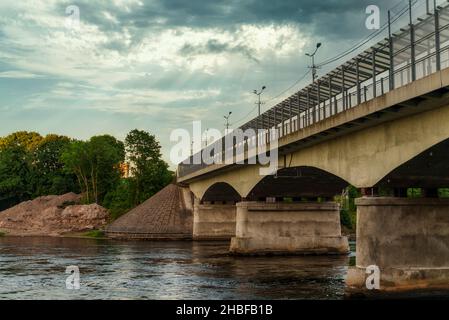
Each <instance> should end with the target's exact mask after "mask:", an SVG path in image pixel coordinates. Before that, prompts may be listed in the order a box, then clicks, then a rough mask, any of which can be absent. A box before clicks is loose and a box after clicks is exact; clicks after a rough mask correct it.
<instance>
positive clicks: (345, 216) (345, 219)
mask: <svg viewBox="0 0 449 320" xmlns="http://www.w3.org/2000/svg"><path fill="white" fill-rule="evenodd" d="M352 220H353V219H352V218H351V214H350V212H349V211H348V210H347V209H341V210H340V223H341V225H342V226H345V227H346V228H348V229H352V228H353V223H352Z"/></svg>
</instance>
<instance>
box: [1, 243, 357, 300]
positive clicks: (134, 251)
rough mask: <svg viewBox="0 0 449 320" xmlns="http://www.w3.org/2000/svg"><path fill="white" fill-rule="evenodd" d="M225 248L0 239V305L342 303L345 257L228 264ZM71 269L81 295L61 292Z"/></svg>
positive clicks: (249, 259)
mask: <svg viewBox="0 0 449 320" xmlns="http://www.w3.org/2000/svg"><path fill="white" fill-rule="evenodd" d="M228 247H229V245H228V243H226V242H220V243H215V242H121V241H107V240H90V239H68V238H34V237H33V238H13V237H5V238H0V299H19V298H20V299H341V298H343V295H344V289H345V286H344V278H345V276H346V271H347V266H348V263H349V257H348V256H307V257H301V256H296V257H233V256H230V255H228V253H227V251H228ZM70 265H76V266H78V267H79V268H80V272H81V289H80V290H73V291H72V290H67V289H66V288H65V279H66V277H67V275H66V274H65V269H66V267H67V266H70Z"/></svg>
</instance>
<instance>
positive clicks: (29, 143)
mask: <svg viewBox="0 0 449 320" xmlns="http://www.w3.org/2000/svg"><path fill="white" fill-rule="evenodd" d="M42 139H43V138H42V136H41V135H40V134H39V133H37V132H27V131H18V132H14V133H11V134H10V135H8V136H6V137H4V138H0V149H4V148H6V147H11V146H19V147H23V148H24V149H25V150H26V151H32V150H34V149H35V148H36V147H37V146H38V145H39V143H40V142H41V141H42Z"/></svg>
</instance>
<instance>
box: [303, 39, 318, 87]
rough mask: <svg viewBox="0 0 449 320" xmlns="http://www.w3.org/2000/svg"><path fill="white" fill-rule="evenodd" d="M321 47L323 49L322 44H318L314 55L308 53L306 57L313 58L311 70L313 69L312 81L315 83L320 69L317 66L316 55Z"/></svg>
mask: <svg viewBox="0 0 449 320" xmlns="http://www.w3.org/2000/svg"><path fill="white" fill-rule="evenodd" d="M320 47H321V42H318V43H317V44H316V48H315V51H314V52H313V53H306V56H308V57H310V58H312V66H310V67H309V68H310V69H312V81H313V82H315V80H316V77H317V75H316V70H317V69H318V67H317V66H316V65H315V54H316V52H317V51H318V49H319V48H320Z"/></svg>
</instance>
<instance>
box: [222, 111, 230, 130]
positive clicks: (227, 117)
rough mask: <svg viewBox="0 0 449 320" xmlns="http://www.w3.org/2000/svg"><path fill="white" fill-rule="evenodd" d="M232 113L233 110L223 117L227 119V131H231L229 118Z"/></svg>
mask: <svg viewBox="0 0 449 320" xmlns="http://www.w3.org/2000/svg"><path fill="white" fill-rule="evenodd" d="M231 114H232V112H231V111H229V113H228V115H227V116H223V118H225V119H226V125H225V126H226V133H227V132H228V131H229V118H230V117H231Z"/></svg>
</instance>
